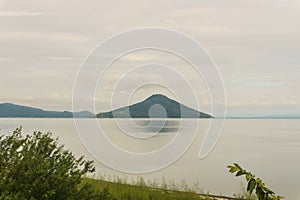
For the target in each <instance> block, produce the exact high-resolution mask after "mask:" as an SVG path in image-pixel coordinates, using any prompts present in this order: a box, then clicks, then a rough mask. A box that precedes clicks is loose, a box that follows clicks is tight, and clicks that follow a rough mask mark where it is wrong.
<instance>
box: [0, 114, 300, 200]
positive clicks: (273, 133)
mask: <svg viewBox="0 0 300 200" xmlns="http://www.w3.org/2000/svg"><path fill="white" fill-rule="evenodd" d="M95 120H96V119H81V120H80V123H83V124H86V127H87V128H86V132H87V133H89V131H90V130H89V124H90V123H91V122H93V121H95ZM213 120H217V119H213ZM98 122H99V124H100V125H101V126H102V128H103V130H104V131H105V132H106V134H107V136H108V138H109V139H110V140H111V141H112V142H113V143H114V144H115V145H117V146H119V147H120V148H122V149H125V150H127V151H130V152H135V153H146V152H149V151H155V150H156V149H159V148H162V147H163V146H164V145H166V144H168V143H169V142H170V141H172V140H173V139H174V137H175V136H176V131H178V126H179V124H180V122H179V121H177V120H174V119H173V120H168V121H167V124H166V125H165V127H164V128H163V129H162V130H161V131H160V132H159V133H158V134H153V133H154V132H155V130H154V131H153V130H152V129H151V128H153V129H155V127H156V125H155V123H154V124H152V125H151V126H150V128H149V127H148V129H143V126H147V125H149V124H148V122H147V121H146V120H137V122H136V123H137V124H138V125H139V126H141V127H142V128H141V129H140V130H139V129H134V130H132V132H133V133H134V136H138V134H140V136H141V138H138V137H132V136H128V135H127V134H123V132H122V130H121V129H120V128H119V127H118V126H117V125H116V124H115V123H114V120H113V119H100V120H98ZM209 122H210V120H208V119H200V120H197V123H198V124H199V129H198V132H197V135H196V137H195V140H194V141H193V143H192V145H191V146H190V148H189V149H188V150H187V151H186V152H185V153H184V154H183V156H182V157H180V158H179V159H178V160H177V161H176V162H174V163H173V164H171V165H170V166H168V167H166V168H164V169H161V170H158V171H155V172H149V173H144V174H138V175H137V174H130V173H124V172H119V171H116V170H113V169H111V168H109V167H106V166H105V165H103V164H102V163H101V162H97V161H96V163H95V164H96V167H97V172H96V173H97V174H96V177H97V176H106V177H109V175H112V176H113V175H116V176H119V177H128V179H129V180H130V179H135V178H137V177H138V176H143V178H144V179H145V180H154V179H156V180H158V181H160V180H162V177H164V178H165V180H167V181H174V182H176V183H179V184H180V183H181V182H182V180H183V179H184V180H185V181H186V183H188V184H189V185H190V186H193V184H194V183H196V182H199V185H200V187H201V188H202V189H203V191H204V192H207V191H209V193H211V194H223V195H230V196H231V195H232V194H237V193H240V191H241V187H242V186H241V183H243V184H244V185H245V180H244V178H240V177H239V178H236V177H234V175H232V174H229V173H228V170H227V169H226V166H227V165H228V164H232V163H234V162H238V163H240V164H241V165H242V166H243V167H244V168H246V169H249V170H250V171H252V172H253V173H254V174H256V175H257V176H258V177H260V178H262V179H263V180H264V181H265V182H266V184H267V186H269V187H270V188H271V189H273V190H274V191H276V192H277V193H278V194H280V195H282V196H285V197H286V199H290V200H298V199H300V190H299V188H300V172H299V169H300V119H227V120H226V121H225V126H224V129H223V132H222V135H221V137H220V139H219V141H218V143H217V145H216V146H215V148H214V149H213V151H212V152H211V153H210V154H209V155H208V156H207V157H206V158H205V159H202V160H200V159H198V153H199V148H200V146H201V144H202V141H203V139H204V136H205V133H206V130H207V129H208V127H209ZM157 123H159V122H157ZM19 126H23V132H24V133H31V132H33V131H50V132H52V133H53V134H54V136H58V137H59V141H60V142H61V143H62V144H65V145H66V147H67V148H69V149H71V150H72V152H74V154H75V155H78V156H80V155H84V156H85V158H86V159H94V157H93V156H92V155H91V154H90V153H89V152H88V151H87V150H86V148H85V147H84V146H83V145H82V143H81V141H80V139H79V135H78V134H77V131H76V127H75V124H74V121H73V119H0V129H1V130H0V134H7V133H10V132H12V131H13V130H14V129H15V128H17V127H19ZM183 131H186V132H188V131H189V129H183ZM149 134H150V136H151V137H148V136H149ZM122 162H126V160H123V161H122ZM127 164H129V165H130V164H131V163H127ZM135 164H136V163H135Z"/></svg>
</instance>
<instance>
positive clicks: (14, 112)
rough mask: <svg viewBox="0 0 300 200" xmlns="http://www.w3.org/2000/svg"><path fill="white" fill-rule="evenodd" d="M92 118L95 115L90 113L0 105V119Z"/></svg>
mask: <svg viewBox="0 0 300 200" xmlns="http://www.w3.org/2000/svg"><path fill="white" fill-rule="evenodd" d="M73 114H74V116H75V117H76V118H91V117H95V115H94V114H93V113H91V112H88V111H82V112H75V113H72V112H69V111H63V112H60V111H47V110H42V109H39V108H32V107H28V106H20V105H15V104H12V103H2V104H0V117H2V118H3V117H6V118H9V117H11V118H73Z"/></svg>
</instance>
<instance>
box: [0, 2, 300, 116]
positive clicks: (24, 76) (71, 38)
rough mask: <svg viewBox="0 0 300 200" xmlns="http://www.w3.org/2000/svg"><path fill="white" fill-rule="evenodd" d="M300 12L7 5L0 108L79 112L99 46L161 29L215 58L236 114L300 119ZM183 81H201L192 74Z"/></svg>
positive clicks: (254, 7) (176, 5) (211, 5)
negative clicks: (127, 33)
mask: <svg viewBox="0 0 300 200" xmlns="http://www.w3.org/2000/svg"><path fill="white" fill-rule="evenodd" d="M299 11H300V3H299V0H285V1H284V0H273V1H261V0H253V1H241V0H239V1H236V0H218V1H217V0H212V1H198V0H197V1H196V0H189V1H179V0H175V1H173V0H172V1H171V0H163V1H161V0H160V1H158V0H154V1H146V0H139V1H136V0H134V1H131V2H130V3H129V2H126V1H121V0H112V1H96V0H92V1H89V2H82V1H72V2H70V1H59V0H53V1H47V2H44V1H38V0H28V1H18V0H1V1H0V24H1V27H0V69H1V74H0V90H1V98H0V101H2V102H6V101H13V102H16V103H21V104H28V105H33V106H39V107H44V108H50V109H60V110H63V109H71V96H72V87H73V82H74V80H75V77H76V73H77V70H78V69H79V66H80V64H81V62H82V61H83V60H84V58H85V57H86V56H87V55H88V53H89V52H90V51H91V50H92V49H93V48H94V47H95V46H96V45H97V44H98V43H99V42H102V41H103V40H105V39H107V37H110V36H111V35H113V34H116V33H118V32H120V31H124V30H129V29H132V28H137V27H145V26H146V27H148V26H155V27H162V28H170V29H175V30H177V31H180V32H183V33H185V34H187V35H189V36H191V37H193V38H195V39H196V40H197V41H198V42H199V43H201V44H202V45H203V46H204V47H205V48H206V49H207V50H208V52H209V53H210V55H211V56H212V58H213V59H214V60H215V62H216V63H217V65H218V66H219V68H220V72H221V74H222V76H223V78H224V83H225V87H226V90H227V93H228V94H227V97H228V105H229V107H230V109H229V111H230V112H231V111H232V112H234V113H236V112H238V111H239V112H245V113H247V112H248V111H251V112H254V113H260V112H261V111H262V110H264V109H262V107H266V108H268V109H269V110H272V109H273V110H274V112H276V113H291V112H292V111H293V112H295V110H296V111H297V112H300V110H299V108H300V106H299V104H300V95H299V94H297V93H298V92H297V91H299V89H300V82H299V78H298V77H299V75H300V68H299V63H300V56H299V55H300V37H299V35H300V21H299V18H300V12H299ZM147 56H148V57H146V55H145V56H144V57H141V55H139V56H138V57H134V56H131V57H130V56H128V57H125V58H124V60H126V59H127V60H126V62H127V65H128V66H129V65H131V64H137V63H140V62H142V61H143V60H144V61H145V60H147V62H148V60H151V59H157V58H156V57H155V55H154V56H152V57H151V55H147ZM141 58H143V59H142V60H141ZM166 59H167V58H166ZM160 60H163V59H162V58H161V57H160ZM124 62H125V61H124ZM126 62H125V63H126ZM168 63H171V64H173V65H174V66H175V65H176V63H175V61H174V63H172V59H171V60H169V61H168ZM177 64H179V62H178V63H177ZM124 65H125V64H124ZM179 69H180V68H179ZM181 70H182V69H181ZM118 73H119V72H116V71H115V72H114V71H112V74H114V76H113V75H112V79H111V80H110V81H111V82H108V83H107V84H110V85H112V84H113V81H114V80H116V79H117V77H118ZM183 73H184V74H186V75H187V76H190V77H191V80H193V78H194V77H193V73H191V71H188V70H184V72H183ZM160 76H161V74H160ZM113 77H115V78H113ZM87 81H88V80H87ZM174 82H176V81H174ZM174 84H175V83H174ZM110 89H111V88H110V87H107V91H105V92H106V93H104V94H108V93H109V90H110ZM99 101H100V100H99ZM101 101H103V100H101ZM203 101H204V100H203ZM205 101H207V100H205ZM241 105H242V106H243V109H238V108H240V106H241ZM271 108H272V109H271ZM268 112H269V111H268Z"/></svg>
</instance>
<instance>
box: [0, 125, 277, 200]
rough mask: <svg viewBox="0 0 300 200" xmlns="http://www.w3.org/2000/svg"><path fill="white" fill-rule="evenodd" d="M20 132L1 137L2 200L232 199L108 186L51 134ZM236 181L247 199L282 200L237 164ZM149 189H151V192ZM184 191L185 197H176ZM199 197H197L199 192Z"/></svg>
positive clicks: (164, 188)
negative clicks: (243, 180) (244, 188)
mask: <svg viewBox="0 0 300 200" xmlns="http://www.w3.org/2000/svg"><path fill="white" fill-rule="evenodd" d="M21 131H22V130H21V128H18V129H16V130H15V131H14V132H13V133H12V134H11V135H7V136H0V200H2V199H3V200H14V199H18V200H26V199H30V200H40V199H43V200H65V199H67V200H73V199H74V200H77V199H78V200H85V199H86V200H168V199H170V200H185V199H186V200H205V199H216V200H219V199H222V200H224V199H233V198H228V197H219V196H213V195H200V194H197V193H195V192H193V191H197V190H194V189H189V188H188V186H187V184H186V183H185V182H183V184H182V185H181V186H180V187H178V186H177V185H176V184H174V183H172V182H171V184H170V185H167V183H166V181H165V180H164V179H163V181H162V182H161V184H158V183H157V182H156V181H153V183H151V184H150V185H149V184H146V183H145V181H144V180H143V179H142V178H140V179H139V180H138V181H137V182H136V184H135V185H129V184H127V182H122V181H119V180H116V181H115V182H108V181H104V180H95V179H90V178H86V177H88V175H89V174H90V173H93V172H94V171H95V168H94V166H93V161H86V160H84V159H83V157H80V158H78V159H77V158H75V156H74V155H73V154H72V152H71V151H69V150H66V149H65V148H64V146H62V145H59V144H58V139H53V138H52V137H51V133H41V132H35V133H34V134H33V135H26V136H22V134H21ZM228 168H229V171H230V172H231V173H236V176H241V175H245V176H246V180H247V182H248V186H247V194H246V196H248V198H244V197H243V196H241V197H238V198H235V199H253V196H251V193H252V192H253V191H255V194H256V196H257V198H256V197H255V198H254V199H259V200H280V199H282V197H280V196H276V195H275V193H274V192H273V191H271V190H270V189H269V188H267V187H266V185H265V184H264V183H263V182H262V180H261V179H259V178H256V177H255V175H253V174H252V173H250V172H248V171H246V170H244V169H242V167H240V166H239V165H238V164H236V163H235V164H234V165H232V166H228ZM149 186H150V187H149ZM179 190H183V191H184V192H183V191H179ZM197 192H199V191H197Z"/></svg>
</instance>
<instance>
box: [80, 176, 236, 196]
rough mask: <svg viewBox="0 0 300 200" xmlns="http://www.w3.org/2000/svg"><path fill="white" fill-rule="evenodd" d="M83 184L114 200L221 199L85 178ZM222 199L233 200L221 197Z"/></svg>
mask: <svg viewBox="0 0 300 200" xmlns="http://www.w3.org/2000/svg"><path fill="white" fill-rule="evenodd" d="M83 182H84V183H88V184H91V185H92V186H93V187H94V188H95V189H96V190H97V189H98V190H99V191H102V192H103V191H106V194H107V195H108V196H110V197H111V198H112V199H116V200H214V199H219V198H221V197H219V196H213V195H200V194H196V193H194V192H183V191H175V190H167V189H162V188H152V187H147V186H140V185H129V184H122V183H114V182H108V181H103V180H96V179H89V178H85V179H84V181H83ZM103 188H104V190H103ZM222 199H233V198H227V197H222Z"/></svg>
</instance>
